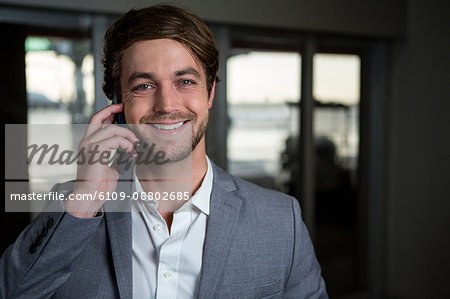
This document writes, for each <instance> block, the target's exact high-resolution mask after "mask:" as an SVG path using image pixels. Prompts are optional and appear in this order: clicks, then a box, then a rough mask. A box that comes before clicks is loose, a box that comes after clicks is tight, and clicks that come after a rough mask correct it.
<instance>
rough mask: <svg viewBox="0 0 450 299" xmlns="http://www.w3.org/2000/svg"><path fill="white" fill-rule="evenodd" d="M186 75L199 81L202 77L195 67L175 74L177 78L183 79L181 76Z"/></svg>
mask: <svg viewBox="0 0 450 299" xmlns="http://www.w3.org/2000/svg"><path fill="white" fill-rule="evenodd" d="M185 75H193V76H194V77H196V78H197V79H200V78H201V77H202V76H201V75H200V73H199V72H198V71H197V70H196V69H194V68H193V67H188V68H185V69H183V70H180V71H176V72H175V77H181V76H185Z"/></svg>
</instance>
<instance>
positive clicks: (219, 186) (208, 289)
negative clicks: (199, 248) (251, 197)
mask: <svg viewBox="0 0 450 299" xmlns="http://www.w3.org/2000/svg"><path fill="white" fill-rule="evenodd" d="M213 170H214V182H213V188H212V194H211V209H210V213H209V216H208V224H207V230H206V231H207V233H206V240H205V247H204V251H203V260H202V270H201V276H200V286H199V291H198V298H213V296H214V292H215V289H216V286H217V283H218V279H219V276H220V274H221V271H222V270H223V269H224V266H225V260H226V257H227V253H228V250H229V247H230V244H231V239H232V237H233V234H234V231H235V228H236V225H237V219H238V214H239V209H240V207H241V199H240V198H239V197H238V196H236V195H235V194H233V192H234V191H235V190H236V185H235V184H234V181H233V179H232V178H231V176H230V175H228V174H227V173H225V172H224V171H223V170H221V169H220V168H218V167H217V166H215V165H214V164H213Z"/></svg>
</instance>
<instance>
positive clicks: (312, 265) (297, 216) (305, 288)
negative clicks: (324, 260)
mask: <svg viewBox="0 0 450 299" xmlns="http://www.w3.org/2000/svg"><path fill="white" fill-rule="evenodd" d="M292 209H293V214H294V252H293V257H292V264H291V270H290V273H289V276H288V279H287V282H286V285H285V289H284V295H283V298H321V299H322V298H328V295H327V291H326V288H325V283H324V281H323V278H322V276H321V269H320V265H319V263H318V261H317V259H316V255H315V253H314V248H313V245H312V242H311V239H310V237H309V234H308V230H307V229H306V226H305V224H304V223H303V220H302V218H301V211H300V205H299V203H298V201H297V200H296V199H295V198H292Z"/></svg>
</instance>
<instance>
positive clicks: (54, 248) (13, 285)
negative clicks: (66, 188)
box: [0, 188, 103, 298]
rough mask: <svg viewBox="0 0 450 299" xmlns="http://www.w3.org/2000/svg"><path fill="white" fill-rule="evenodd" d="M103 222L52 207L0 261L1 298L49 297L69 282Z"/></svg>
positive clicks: (52, 204) (24, 233) (97, 218)
mask: <svg viewBox="0 0 450 299" xmlns="http://www.w3.org/2000/svg"><path fill="white" fill-rule="evenodd" d="M54 189H55V188H54ZM102 218H103V217H94V218H87V219H81V218H77V217H74V216H72V215H70V214H69V213H67V212H65V210H64V207H63V205H62V204H61V202H59V201H56V202H53V203H51V204H50V205H49V206H48V207H47V209H46V212H43V213H41V214H40V215H39V216H38V217H37V218H36V219H35V220H34V221H33V222H32V223H31V224H30V225H29V226H28V227H26V228H25V230H24V231H23V232H22V233H21V234H20V235H19V237H18V238H17V240H16V241H15V242H14V243H13V244H12V245H10V246H9V247H8V249H6V251H5V253H4V254H3V256H2V257H1V259H0V297H1V298H49V297H51V296H52V294H53V293H54V292H55V290H56V289H57V288H58V287H60V286H61V285H62V284H63V283H64V282H65V281H66V280H67V278H69V276H70V274H71V271H72V269H73V265H74V263H75V260H76V258H77V257H78V255H79V254H80V253H81V252H82V251H83V250H84V248H85V246H86V245H87V244H88V243H89V240H90V239H91V238H92V237H93V236H94V235H95V233H96V230H97V228H98V226H99V224H100V223H101V221H102Z"/></svg>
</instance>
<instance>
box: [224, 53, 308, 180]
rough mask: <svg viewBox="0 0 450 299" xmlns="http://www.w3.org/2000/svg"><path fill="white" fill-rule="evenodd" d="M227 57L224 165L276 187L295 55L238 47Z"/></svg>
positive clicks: (295, 89)
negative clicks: (245, 49) (225, 149)
mask: <svg viewBox="0 0 450 299" xmlns="http://www.w3.org/2000/svg"><path fill="white" fill-rule="evenodd" d="M234 54H235V55H234V56H232V57H231V58H229V59H228V61H227V97H228V115H229V118H230V126H229V130H228V140H227V142H228V149H227V155H228V170H229V171H230V172H231V173H232V174H234V175H237V176H240V177H243V178H246V179H247V180H250V181H253V182H255V183H257V184H259V185H262V186H264V187H267V188H279V187H280V181H279V178H280V174H281V173H282V160H281V156H282V152H283V151H284V150H285V146H286V139H287V138H288V137H289V135H290V134H292V132H291V129H290V128H291V125H292V124H291V123H292V122H293V121H294V122H295V123H296V124H297V125H293V126H294V127H298V117H295V118H294V119H295V120H293V118H292V114H291V109H290V107H289V106H290V104H289V103H298V101H299V98H300V83H299V82H300V55H299V54H298V53H286V52H262V51H239V50H235V53H234Z"/></svg>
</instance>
